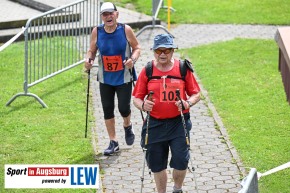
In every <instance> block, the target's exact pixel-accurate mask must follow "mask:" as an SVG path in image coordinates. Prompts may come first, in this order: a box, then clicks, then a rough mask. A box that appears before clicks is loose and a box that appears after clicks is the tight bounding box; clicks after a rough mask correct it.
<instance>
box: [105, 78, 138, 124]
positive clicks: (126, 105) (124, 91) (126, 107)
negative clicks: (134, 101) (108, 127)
mask: <svg viewBox="0 0 290 193" xmlns="http://www.w3.org/2000/svg"><path fill="white" fill-rule="evenodd" d="M115 93H117V98H118V109H119V112H120V114H121V115H122V117H128V116H129V115H130V113H131V106H130V105H131V95H132V83H131V82H128V83H125V84H122V85H119V86H111V85H108V84H103V83H100V95H101V101H102V107H103V111H104V118H105V119H111V118H114V117H115V115H114V109H115Z"/></svg>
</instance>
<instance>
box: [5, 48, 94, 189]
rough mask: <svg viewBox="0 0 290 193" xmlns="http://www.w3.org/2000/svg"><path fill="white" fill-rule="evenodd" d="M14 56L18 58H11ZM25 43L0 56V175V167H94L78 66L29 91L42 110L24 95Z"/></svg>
mask: <svg viewBox="0 0 290 193" xmlns="http://www.w3.org/2000/svg"><path fill="white" fill-rule="evenodd" d="M15 53H17V54H15ZM23 60H24V44H23V43H14V44H13V45H12V46H10V47H9V48H7V49H6V50H4V51H2V52H1V57H0V72H1V76H0V85H1V93H0V130H1V135H0V141H1V142H0V143H1V144H0V164H1V167H0V173H2V174H3V173H4V164H24V163H25V164H93V163H94V151H93V148H92V144H91V135H90V132H88V134H89V135H88V138H84V131H85V115H86V113H85V112H86V88H87V79H86V74H85V73H84V72H83V66H82V65H81V66H78V67H76V68H74V69H72V70H69V71H67V72H64V73H63V74H60V75H57V76H56V77H54V78H52V79H49V80H47V81H44V82H42V83H40V85H36V86H34V87H32V88H30V89H29V92H31V93H34V94H36V95H38V96H39V97H40V98H41V99H42V100H43V101H44V102H45V103H46V104H47V105H48V108H43V107H42V106H41V105H40V104H39V103H38V102H37V101H36V100H35V99H34V98H32V97H23V96H22V97H18V98H17V99H16V100H15V101H14V102H13V103H12V104H11V105H10V106H9V107H6V106H5V104H6V102H8V100H9V99H10V98H11V97H12V96H13V95H14V94H16V93H19V92H23V88H22V87H23V81H24V80H23V77H24V74H23V69H24V67H23V66H24V61H23ZM0 184H1V187H0V192H93V190H91V189H87V190H85V189H76V190H73V189H54V190H52V189H37V190H34V189H27V190H25V189H15V190H14V189H4V175H0Z"/></svg>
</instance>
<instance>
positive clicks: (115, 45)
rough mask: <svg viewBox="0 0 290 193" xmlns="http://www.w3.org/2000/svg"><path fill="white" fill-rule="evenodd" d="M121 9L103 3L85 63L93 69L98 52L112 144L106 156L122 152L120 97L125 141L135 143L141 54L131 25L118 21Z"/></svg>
mask: <svg viewBox="0 0 290 193" xmlns="http://www.w3.org/2000/svg"><path fill="white" fill-rule="evenodd" d="M118 16H119V12H118V11H117V8H116V6H115V5H114V4H113V3H110V2H105V3H103V4H102V6H101V18H102V21H103V24H101V25H99V26H97V27H94V29H93V30H92V34H91V42H90V49H89V50H88V52H87V59H86V62H85V67H86V69H88V70H89V69H91V68H92V64H93V63H94V60H95V57H96V54H97V51H99V55H98V64H99V68H98V75H97V80H98V81H99V85H100V96H101V101H102V106H103V111H104V119H105V124H106V128H107V132H108V134H109V138H110V144H109V146H108V148H107V149H106V150H105V151H104V155H112V154H114V153H115V152H117V151H119V143H118V140H117V136H116V132H115V115H114V98H115V93H116V94H117V98H118V109H119V112H120V114H121V116H122V117H123V120H124V122H123V126H124V130H125V140H126V143H127V145H132V144H133V143H134V140H135V134H134V131H133V127H132V123H131V120H130V116H131V107H130V101H131V92H132V81H134V80H136V79H137V76H136V72H135V69H134V64H135V62H136V61H137V59H138V57H139V55H140V45H139V43H138V41H137V38H136V36H135V34H134V32H133V30H132V28H131V27H130V26H128V25H126V24H121V23H118V22H117V19H118Z"/></svg>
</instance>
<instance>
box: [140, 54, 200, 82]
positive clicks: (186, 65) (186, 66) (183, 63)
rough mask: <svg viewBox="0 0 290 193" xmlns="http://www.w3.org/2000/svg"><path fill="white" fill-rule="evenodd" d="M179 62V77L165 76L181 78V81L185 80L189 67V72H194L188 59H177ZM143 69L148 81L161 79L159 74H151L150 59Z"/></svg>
mask: <svg viewBox="0 0 290 193" xmlns="http://www.w3.org/2000/svg"><path fill="white" fill-rule="evenodd" d="M179 64H180V65H179V70H180V75H181V77H177V76H171V75H168V76H167V78H173V79H182V80H183V81H185V76H186V71H187V69H189V70H190V71H191V72H194V70H193V68H192V65H191V62H190V61H188V60H187V59H184V60H179ZM145 70H146V76H147V77H148V82H149V81H150V80H152V79H161V76H152V74H153V67H152V61H150V62H148V63H147V64H146V66H145Z"/></svg>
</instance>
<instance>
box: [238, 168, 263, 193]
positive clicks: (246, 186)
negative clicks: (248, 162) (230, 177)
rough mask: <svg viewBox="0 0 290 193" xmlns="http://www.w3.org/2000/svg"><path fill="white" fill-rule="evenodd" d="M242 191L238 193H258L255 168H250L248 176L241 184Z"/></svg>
mask: <svg viewBox="0 0 290 193" xmlns="http://www.w3.org/2000/svg"><path fill="white" fill-rule="evenodd" d="M241 184H242V189H241V190H240V191H239V193H258V192H259V187H258V175H257V170H256V168H251V170H250V172H249V174H248V176H247V177H246V178H244V179H243V181H242V182H241Z"/></svg>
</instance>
